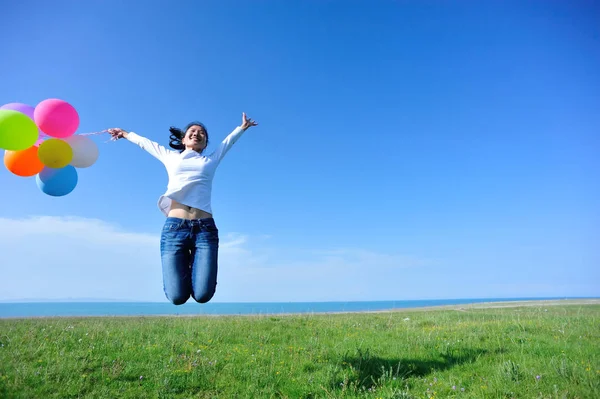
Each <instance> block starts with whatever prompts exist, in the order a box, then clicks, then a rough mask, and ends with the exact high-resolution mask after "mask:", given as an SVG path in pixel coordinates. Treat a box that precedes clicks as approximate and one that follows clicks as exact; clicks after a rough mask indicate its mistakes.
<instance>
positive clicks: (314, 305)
mask: <svg viewBox="0 0 600 399" xmlns="http://www.w3.org/2000/svg"><path fill="white" fill-rule="evenodd" d="M551 299H571V298H480V299H438V300H411V301H375V302H275V303H273V302H272V303H258V302H257V303H223V302H221V303H219V302H215V303H212V302H209V303H207V304H198V303H196V302H193V301H190V302H188V303H186V304H184V305H180V306H175V305H172V304H171V303H168V302H164V303H163V302H12V303H0V318H14V317H55V316H149V315H265V314H283V313H326V312H361V311H377V310H392V309H402V308H419V307H428V306H441V305H466V304H472V303H483V302H499V301H503V302H507V301H524V300H551Z"/></svg>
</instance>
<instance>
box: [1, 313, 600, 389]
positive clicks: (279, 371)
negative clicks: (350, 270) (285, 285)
mask: <svg viewBox="0 0 600 399" xmlns="http://www.w3.org/2000/svg"><path fill="white" fill-rule="evenodd" d="M199 306H200V305H199ZM599 316H600V305H594V304H592V305H557V306H546V305H544V304H540V305H539V306H527V307H507V308H476V307H465V308H464V309H463V310H459V309H454V310H448V309H440V310H414V309H413V310H406V311H403V310H401V311H393V312H381V313H356V314H325V315H323V314H321V315H285V316H200V317H97V318H39V319H4V320H0V397H1V398H27V399H32V398H600V319H599Z"/></svg>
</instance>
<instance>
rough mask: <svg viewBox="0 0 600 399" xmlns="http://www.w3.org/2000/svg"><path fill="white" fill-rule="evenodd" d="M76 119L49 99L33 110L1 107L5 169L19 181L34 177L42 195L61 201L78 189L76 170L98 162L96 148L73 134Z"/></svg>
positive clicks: (19, 106)
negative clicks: (18, 177) (18, 178)
mask: <svg viewBox="0 0 600 399" xmlns="http://www.w3.org/2000/svg"><path fill="white" fill-rule="evenodd" d="M78 127H79V115H78V114H77V111H76V110H75V108H73V106H72V105H71V104H69V103H67V102H66V101H63V100H59V99H54V98H50V99H47V100H44V101H42V102H40V103H39V104H38V105H37V106H35V107H32V106H30V105H27V104H21V103H10V104H5V105H3V106H2V107H0V148H2V149H4V150H6V151H5V152H4V166H6V169H8V170H9V171H10V172H11V173H13V174H15V175H17V176H21V177H31V176H35V177H36V183H37V185H38V187H39V188H40V190H42V192H43V193H45V194H48V195H51V196H54V197H60V196H63V195H67V194H69V193H70V192H72V191H73V190H74V189H75V187H76V186H77V182H78V173H77V170H76V169H75V168H87V167H90V166H92V165H93V164H94V163H95V162H96V160H97V159H98V147H97V146H96V144H95V143H94V142H93V141H92V140H91V139H90V138H89V137H87V136H86V135H81V134H75V131H76V130H77V128H78Z"/></svg>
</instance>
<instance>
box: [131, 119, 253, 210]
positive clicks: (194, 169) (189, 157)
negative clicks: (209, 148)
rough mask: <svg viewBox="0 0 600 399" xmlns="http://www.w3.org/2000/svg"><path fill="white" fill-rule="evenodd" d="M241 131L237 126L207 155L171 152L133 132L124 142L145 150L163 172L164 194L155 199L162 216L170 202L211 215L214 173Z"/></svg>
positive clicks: (242, 130) (189, 151) (168, 207)
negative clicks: (159, 162) (158, 163)
mask: <svg viewBox="0 0 600 399" xmlns="http://www.w3.org/2000/svg"><path fill="white" fill-rule="evenodd" d="M244 131H245V130H244V129H242V128H241V127H240V126H238V127H237V128H235V129H234V130H233V131H232V132H231V133H229V135H228V136H227V137H225V139H224V140H223V141H222V142H221V144H219V146H218V147H217V149H216V150H215V151H213V152H212V153H211V154H210V155H202V154H200V153H198V152H196V151H193V150H185V151H183V152H179V151H173V150H170V149H167V148H165V147H163V146H161V145H159V144H157V143H155V142H154V141H151V140H148V139H147V138H145V137H142V136H140V135H138V134H136V133H134V132H130V133H129V134H127V140H129V141H131V142H132V143H134V144H137V145H138V146H140V147H141V148H143V149H144V150H146V151H148V152H149V153H150V154H151V155H152V156H154V157H155V158H157V159H158V160H159V161H161V162H162V163H163V164H164V165H165V168H166V169H167V173H168V175H169V183H168V185H167V191H166V192H165V193H164V194H163V195H161V196H160V198H159V199H158V208H159V209H160V210H161V212H162V213H164V214H165V215H168V214H169V211H170V210H171V203H172V200H175V201H177V202H179V203H180V204H183V205H186V206H191V207H194V208H197V209H200V210H203V211H205V212H208V213H211V214H212V207H211V192H212V182H213V177H214V176H215V171H216V169H217V166H218V165H219V163H220V162H221V160H222V159H223V157H224V156H225V154H227V152H228V151H229V149H230V148H231V146H233V145H234V144H235V142H236V141H237V140H238V139H239V138H240V137H241V136H242V133H243V132H244Z"/></svg>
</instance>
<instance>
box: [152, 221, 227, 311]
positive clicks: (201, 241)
mask: <svg viewBox="0 0 600 399" xmlns="http://www.w3.org/2000/svg"><path fill="white" fill-rule="evenodd" d="M218 252H219V230H218V229H217V226H216V225H215V221H214V219H213V218H207V219H193V220H187V219H179V218H172V217H168V218H167V220H166V221H165V224H164V226H163V229H162V234H161V237H160V254H161V260H162V271H163V288H164V291H165V295H166V296H167V299H169V301H171V302H172V303H173V304H175V305H181V304H184V303H185V302H186V301H187V300H188V299H189V298H190V296H192V297H193V298H194V300H195V301H196V302H200V303H206V302H208V301H210V299H211V298H212V297H213V295H214V294H215V290H216V288H217V258H218Z"/></svg>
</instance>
